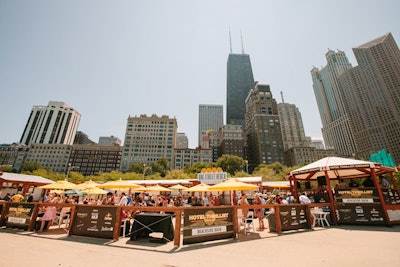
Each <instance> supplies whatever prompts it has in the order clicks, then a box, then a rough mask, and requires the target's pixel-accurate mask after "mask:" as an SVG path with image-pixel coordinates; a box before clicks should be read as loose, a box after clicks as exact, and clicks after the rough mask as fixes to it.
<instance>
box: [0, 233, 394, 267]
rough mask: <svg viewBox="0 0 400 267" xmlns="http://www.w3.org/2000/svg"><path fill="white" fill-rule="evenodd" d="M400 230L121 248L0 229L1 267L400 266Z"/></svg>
mask: <svg viewBox="0 0 400 267" xmlns="http://www.w3.org/2000/svg"><path fill="white" fill-rule="evenodd" d="M399 243H400V226H394V227H383V226H382V227H381V226H338V227H331V228H315V229H314V230H305V231H294V232H287V233H284V234H283V235H280V236H278V235H276V234H271V233H268V230H264V231H263V232H256V233H253V234H251V235H250V236H244V235H240V237H239V239H236V240H233V239H227V240H222V241H214V242H207V243H199V244H192V245H185V246H181V247H178V248H175V247H174V246H173V244H172V242H169V243H168V244H157V243H149V242H148V241H147V240H142V241H130V240H129V238H122V239H120V240H118V241H116V242H114V241H110V240H104V239H98V238H87V237H77V236H67V235H66V233H65V232H64V231H63V230H62V229H61V230H53V231H51V232H47V233H46V232H45V233H41V234H39V233H34V232H25V231H22V230H17V229H6V228H0V244H1V248H0V251H1V253H0V267H3V266H4V267H6V266H24V265H26V266H40V267H47V266H84V267H91V266H96V267H99V266H113V267H122V266H146V267H149V266H151V267H153V266H156V267H157V266H160V267H161V266H207V267H213V266H229V267H233V266H241V267H244V266H246V267H249V266H252V267H255V266H282V267H286V266H296V267H299V266H300V267H301V266H308V267H310V266H335V267H337V266H342V267H345V266H367V267H368V266H374V267H375V266H380V267H382V266H390V267H392V266H399V264H400V252H399V250H400V249H399Z"/></svg>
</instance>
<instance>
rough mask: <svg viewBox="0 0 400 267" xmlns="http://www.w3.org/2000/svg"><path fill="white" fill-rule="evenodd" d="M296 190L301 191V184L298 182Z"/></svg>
mask: <svg viewBox="0 0 400 267" xmlns="http://www.w3.org/2000/svg"><path fill="white" fill-rule="evenodd" d="M296 188H297V189H301V184H300V182H299V181H297V184H296Z"/></svg>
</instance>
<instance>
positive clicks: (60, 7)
mask: <svg viewBox="0 0 400 267" xmlns="http://www.w3.org/2000/svg"><path fill="white" fill-rule="evenodd" d="M335 6H336V7H340V12H341V14H340V18H339V16H338V14H337V13H334V12H328V11H330V10H332V9H331V8H332V6H331V5H330V4H327V3H325V4H324V3H322V2H319V1H317V2H315V1H306V2H304V3H303V2H302V3H298V2H296V1H285V2H284V3H281V2H280V3H270V2H268V1H251V2H249V1H218V2H217V3H214V1H202V2H201V3H187V2H186V1H168V3H164V2H163V1H154V2H152V4H150V3H140V2H139V1H129V2H119V3H118V4H115V3H109V2H106V1H85V2H82V3H80V2H79V3H71V2H67V1H58V2H52V1H35V2H30V1H18V2H13V1H3V2H1V3H0V21H1V23H0V34H1V36H2V42H0V58H1V59H2V60H0V88H1V89H2V93H3V94H4V96H5V97H4V98H3V99H4V101H3V103H2V111H3V112H2V114H3V115H2V116H1V120H0V143H12V142H18V141H19V140H20V139H21V136H22V133H23V130H24V126H25V124H26V121H27V119H28V117H29V113H30V111H31V108H32V107H33V106H35V105H46V104H47V103H48V102H49V101H60V102H65V103H66V104H68V105H69V106H71V107H74V108H75V109H76V110H78V111H79V112H80V114H81V115H82V117H81V120H80V124H79V127H78V130H79V131H82V132H84V133H86V134H88V136H89V138H90V139H92V140H96V141H97V140H98V139H99V137H100V136H111V135H113V136H116V137H119V138H120V139H121V140H123V139H124V134H125V127H126V121H127V119H128V117H129V116H139V115H140V114H146V115H148V116H151V115H152V114H156V115H158V116H162V115H167V116H169V117H175V118H176V119H177V123H178V132H183V133H185V134H186V135H187V136H188V137H189V143H190V145H189V147H191V148H194V147H196V146H197V141H198V136H197V133H198V121H197V118H198V106H199V104H216V105H223V106H224V114H226V79H227V77H226V64H227V60H228V56H229V53H230V45H232V52H233V53H241V52H242V48H243V49H244V52H245V53H246V54H248V55H250V57H251V64H252V69H253V74H254V80H255V81H259V82H260V83H262V84H269V85H270V86H271V91H272V92H273V94H274V95H275V96H278V95H279V92H280V91H283V93H284V95H285V102H287V103H291V104H295V105H296V106H297V107H298V108H299V110H300V112H301V114H302V117H303V122H304V128H305V133H306V135H307V136H311V137H313V138H321V136H322V133H321V130H320V128H321V120H320V116H319V113H318V108H317V104H316V101H315V97H314V95H313V89H312V79H311V74H310V71H311V69H312V67H313V66H317V67H319V66H322V65H324V64H325V63H324V61H325V57H324V55H325V53H326V52H327V51H328V49H331V50H332V49H333V50H335V51H336V50H337V49H338V50H342V51H344V52H345V53H346V55H348V57H349V61H350V63H351V64H352V65H353V66H355V65H356V64H357V62H356V60H355V59H354V56H353V53H352V51H351V49H352V48H354V47H356V46H358V45H360V44H362V43H365V42H368V41H370V40H373V39H375V38H377V37H379V36H382V35H384V34H386V33H388V32H391V33H392V35H393V37H394V39H395V40H397V41H398V40H400V30H399V29H398V28H397V25H398V23H399V21H400V19H399V18H398V16H397V14H396V10H398V8H399V7H400V3H398V2H397V1H383V2H382V1H371V2H369V3H368V5H367V4H365V2H362V1H352V2H351V3H348V2H347V1H337V2H335ZM371 18H373V19H371ZM229 29H230V31H231V40H232V42H230V38H229ZM241 37H243V39H241ZM242 40H243V45H242ZM277 99H279V98H278V97H277ZM225 123H226V122H225Z"/></svg>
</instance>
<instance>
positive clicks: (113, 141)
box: [99, 135, 121, 146]
mask: <svg viewBox="0 0 400 267" xmlns="http://www.w3.org/2000/svg"><path fill="white" fill-rule="evenodd" d="M99 145H100V146H120V145H121V139H119V138H118V137H116V136H113V135H111V136H100V137H99Z"/></svg>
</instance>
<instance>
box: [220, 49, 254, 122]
mask: <svg viewBox="0 0 400 267" xmlns="http://www.w3.org/2000/svg"><path fill="white" fill-rule="evenodd" d="M227 65H228V66H227V92H226V124H240V125H243V127H244V126H245V113H246V105H245V100H246V98H247V96H248V94H249V91H250V90H251V89H252V88H253V87H254V77H253V71H252V69H251V62H250V56H249V55H247V54H244V53H243V54H229V57H228V64H227Z"/></svg>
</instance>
